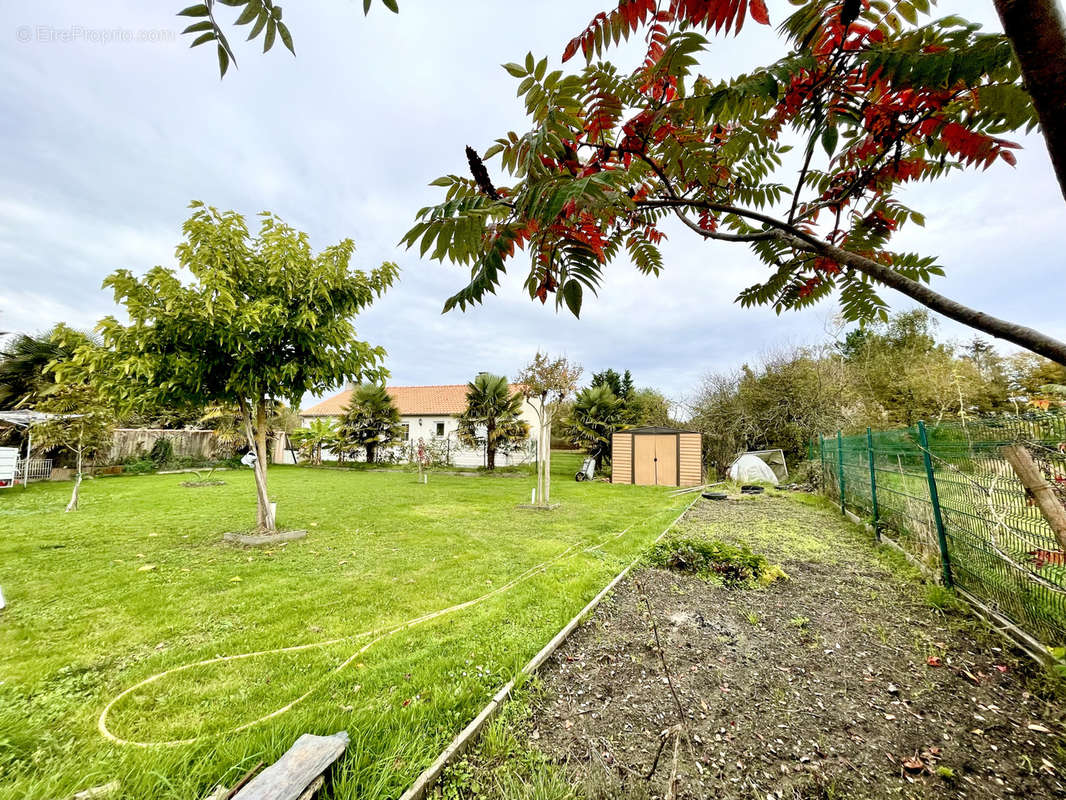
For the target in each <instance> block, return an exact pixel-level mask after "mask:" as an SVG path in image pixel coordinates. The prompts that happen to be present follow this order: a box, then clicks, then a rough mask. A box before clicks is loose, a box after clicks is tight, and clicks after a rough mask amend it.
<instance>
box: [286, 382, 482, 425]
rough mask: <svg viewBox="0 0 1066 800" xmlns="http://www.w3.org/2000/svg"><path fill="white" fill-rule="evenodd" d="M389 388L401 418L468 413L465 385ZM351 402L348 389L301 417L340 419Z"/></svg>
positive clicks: (307, 410) (317, 405)
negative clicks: (466, 411) (419, 415)
mask: <svg viewBox="0 0 1066 800" xmlns="http://www.w3.org/2000/svg"><path fill="white" fill-rule="evenodd" d="M387 388H388V392H389V395H390V396H391V397H392V402H393V403H395V404H396V407H397V408H398V409H399V410H400V414H401V416H405V417H410V416H417V415H418V414H425V415H427V416H434V415H450V414H462V413H463V412H464V411H465V410H466V384H465V383H456V384H448V385H444V386H389V387H387ZM351 398H352V390H351V389H345V390H344V391H343V392H340V393H339V394H335V395H333V397H327V398H326V399H325V400H323V401H321V402H319V403H316V404H315V405H313V406H311V407H310V408H308V409H305V410H304V411H301V412H300V415H301V416H304V417H337V416H340V415H341V414H343V413H344V409H345V408H346V407H347V405H348V403H349V402H350V401H351Z"/></svg>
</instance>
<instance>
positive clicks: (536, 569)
mask: <svg viewBox="0 0 1066 800" xmlns="http://www.w3.org/2000/svg"><path fill="white" fill-rule="evenodd" d="M675 510H676V508H667V509H663V510H662V511H658V512H656V513H654V514H651V515H649V516H647V517H645V518H644V519H642V520H640V521H639V522H634V523H633V524H632V525H630V526H629V527H627V528H625V529H623V530H621V531H619V532H618V533H615V534H612V535H610V536H608V537H606V538H604V539H603V540H602V541H600V542H598V543H596V544H594V545H590V546H588V547H586V548H584V550H583V551H582V552H592V551H594V550H598V549H599V548H601V547H603V546H604V545H605V544H607V543H609V542H611V541H614V540H616V539H620V538H621V537H622V536H625V534H627V533H628V532H629V531H631V530H632V529H633V528H634V527H636V526H637V525H642V524H643V523H645V522H647V521H648V520H650V519H654V518H655V517H657V516H660V515H662V514H665V513H667V512H668V511H675ZM579 546H580V545H576V544H575V545H571V546H570V547H568V548H566V549H565V550H563V551H562V552H561V553H559V554H558V555H556V556H553V557H552V558H550V559H548V560H547V561H542V562H540V563H539V564H536V565H534V566H532V567H530V568H529V569H527V570H526V571H525V572H523V573H521V574H520V575H518V576H517V577H514V578H512V579H511V580H509V581H508V582H507V583H505V584H503V585H502V586H498V587H497V588H495V589H493V590H492V591H490V592H486V593H485V594H483V595H481V596H480V597H475V598H474V599H472V600H466V601H464V602H462V603H457V604H456V605H453V606H448V607H447V608H442V609H440V610H438V611H432V612H430V613H428V614H424V615H422V616H420V617H415V618H414V619H409V620H407V621H406V622H401V623H398V624H396V625H393V626H391V627H390V626H386V627H382V628H376V629H374V630H369V631H363V632H362V633H355V634H352V635H350V636H342V637H340V638H336V639H326V640H324V641H321V642H312V643H309V644H299V645H292V646H290V647H277V648H273V649H270V650H257V651H255V652H252V653H237V654H235V655H231V656H216V657H214V658H207V659H204V660H202V661H194V662H192V663H189V664H182V665H180V666H177V667H171V668H170V669H168V670H164V671H163V672H158V673H156V674H155V675H151V676H150V677H147V678H145V679H144V680H142V681H140V682H138V683H135V684H133V685H132V686H130V687H129V688H127V689H125V690H123V691H122V692H120V693H119V694H118V695H116V696H115V697H113V698H112V699H111V700H110V701H109V702H108V704H107V705H106V706H104V710H103V711H102V712H100V718H99V719H98V720H97V723H96V727H97V730H99V731H100V734H101V735H102V736H103V737H104V738H105V739H107V740H108V741H111V742H114V743H115V744H120V745H129V746H132V747H175V746H178V745H183V744H193V743H195V742H198V741H200V740H202V739H208V738H211V737H215V736H225V735H228V734H232V733H237V732H239V731H243V730H247V729H248V728H251V727H253V726H255V725H259V724H260V723H263V722H266V721H267V720H270V719H273V718H274V717H278V716H281V715H282V714H285V713H286V712H288V711H290V710H292V708H293V707H295V706H296V705H297V704H299V703H301V702H303V701H304V700H306V699H307V698H308V697H310V696H311V695H312V694H314V693H315V692H316V691H318V690H319V689H320V688H321V687H322V686H323V685H324V684H325V683H326V682H327V681H328V680H329V679H330V678H332V677H333V676H334V675H336V674H337V673H339V672H341V671H342V670H343V669H345V668H346V667H347V666H348V665H349V664H351V663H352V662H353V661H354V660H355V659H356V658H358V657H359V656H361V655H362V654H363V653H365V652H366V651H367V650H369V649H370V648H371V647H373V646H374V645H375V644H377V643H378V642H380V641H381V640H382V639H385V638H387V637H389V636H391V635H392V634H394V633H399V632H400V631H403V630H407V629H408V628H413V627H415V626H416V625H421V624H422V623H423V622H429V621H430V620H434V619H437V618H438V617H443V616H445V615H446V614H451V613H453V612H456V611H461V610H463V609H465V608H470V607H471V606H474V605H477V604H479V603H482V602H484V601H485V600H488V599H490V598H492V597H495V596H496V595H498V594H502V593H503V592H506V591H509V590H511V589H513V588H514V587H515V586H517V585H518V584H519V583H521V582H523V581H526V580H528V579H529V578H532V577H533V576H534V575H539V574H540V573H542V572H544V571H545V570H546V569H548V567H550V566H551V565H552V564H554V563H555V562H557V561H560V560H562V559H563V558H566V557H567V556H568V555H570V554H572V553H573V551H575V550H576V549H577V548H578V547H579ZM367 636H373V637H374V638H373V639H371V640H370V641H369V642H367V643H366V644H364V645H363V646H362V647H360V648H359V649H358V650H356V651H355V652H354V653H352V654H351V655H350V656H348V658H346V659H345V660H344V661H342V662H341V663H340V664H338V665H337V666H336V667H334V668H333V669H332V670H330V671H329V672H327V673H326V674H325V675H323V676H322V678H321V679H320V680H319V681H317V682H316V683H315V684H314V685H313V686H312V687H311V688H310V689H308V690H307V691H306V692H304V693H303V694H302V695H300V696H299V697H297V698H296V699H295V700H293V701H291V702H289V703H287V704H286V705H284V706H282V707H281V708H277V709H275V710H273V711H271V712H270V713H268V714H264V715H263V716H261V717H259V718H258V719H254V720H252V721H251V722H246V723H244V724H242V725H238V726H237V727H235V728H230V729H229V730H225V731H217V732H215V733H206V734H202V735H200V736H194V737H191V738H188V739H171V740H169V741H161V742H146V741H137V740H134V739H123V738H122V737H120V736H116V735H115V734H114V733H112V732H111V731H110V730H109V729H108V727H107V715H108V714H109V713H110V712H111V709H112V708H113V707H114V706H115V705H116V704H117V703H119V702H120V701H121V700H122V699H123V698H125V697H126V696H128V695H130V694H132V693H133V692H135V691H137V690H138V689H140V688H141V687H144V686H147V685H148V684H150V683H155V682H156V681H158V680H160V679H162V678H165V677H167V676H168V675H174V674H176V673H178V672H184V671H185V670H187V669H193V668H195V667H204V666H209V665H211V664H218V663H221V662H225V661H239V660H241V659H246V658H255V657H257V656H265V655H273V654H277V653H295V652H298V651H301V650H310V649H311V648H315V647H328V646H330V645H333V644H339V643H340V642H345V641H353V640H358V639H363V638H365V637H367Z"/></svg>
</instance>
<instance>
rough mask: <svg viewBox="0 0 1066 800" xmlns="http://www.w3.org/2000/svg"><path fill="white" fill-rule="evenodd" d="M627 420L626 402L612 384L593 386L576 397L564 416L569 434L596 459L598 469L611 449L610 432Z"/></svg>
mask: <svg viewBox="0 0 1066 800" xmlns="http://www.w3.org/2000/svg"><path fill="white" fill-rule="evenodd" d="M624 423H625V404H624V402H623V401H622V400H621V398H619V397H618V396H617V395H615V393H614V392H612V391H611V390H610V388H609V387H607V386H604V385H602V384H601V385H599V386H590V387H589V388H588V389H582V390H581V391H580V392H578V394H577V399H576V400H574V406H573V409H572V410H571V411H570V416H569V417H568V418H567V419H566V420H564V422H563V426H564V431H565V434H566V437H567V438H568V439H569V440H570V441H571V442H573V443H574V444H576V445H578V446H579V447H581V448H582V449H584V450H585V452H587V453H588V454H589V455H590V456H593V457H595V459H596V469H597V470H598V469H600V467H602V466H603V461H604V459H605V458H607V457H608V454H609V453H610V452H611V434H613V433H614V432H615V431H616V430H618V429H620V428H621V427H623V425H624Z"/></svg>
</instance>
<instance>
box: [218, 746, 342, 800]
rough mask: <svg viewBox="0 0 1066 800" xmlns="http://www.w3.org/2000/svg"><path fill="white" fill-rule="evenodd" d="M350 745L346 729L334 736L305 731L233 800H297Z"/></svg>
mask: <svg viewBox="0 0 1066 800" xmlns="http://www.w3.org/2000/svg"><path fill="white" fill-rule="evenodd" d="M347 746H348V733H347V732H346V731H340V732H339V733H335V734H333V735H332V736H314V735H312V734H310V733H305V734H304V735H303V736H301V737H300V738H299V739H297V740H296V744H294V745H293V746H292V747H290V748H289V750H288V752H287V753H285V755H283V756H282V757H281V758H279V759H278V760H277V761H275V762H274V763H273V764H271V765H270V766H269V767H267V768H266V769H265V770H263V771H262V772H260V773H259V774H258V775H256V776H255V778H254V779H253V780H252V781H251V782H250V783H249V784H248V785H247V786H245V787H244V788H243V789H241V791H240V792H238V793H237V795H236V796H235V798H234V800H298V799H299V798H300V797H301V796H302V795H303V794H304V792H306V791H307V789H308V787H309V786H310V785H311V784H312V783H314V781H315V778H317V777H318V776H319V775H321V774H322V773H323V772H325V771H326V770H327V769H328V768H329V766H330V764H332V763H333V762H334V761H336V760H337V759H338V758H340V756H341V754H342V753H343V752H344V749H345V748H346V747H347Z"/></svg>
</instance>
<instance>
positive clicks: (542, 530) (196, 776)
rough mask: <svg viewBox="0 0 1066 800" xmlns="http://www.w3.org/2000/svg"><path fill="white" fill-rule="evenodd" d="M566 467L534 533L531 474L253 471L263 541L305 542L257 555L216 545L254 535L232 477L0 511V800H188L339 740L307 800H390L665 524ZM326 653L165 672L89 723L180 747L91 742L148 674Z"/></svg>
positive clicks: (638, 503) (249, 496) (663, 505)
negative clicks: (423, 476) (318, 792)
mask: <svg viewBox="0 0 1066 800" xmlns="http://www.w3.org/2000/svg"><path fill="white" fill-rule="evenodd" d="M578 462H579V456H578V457H575V456H572V455H566V456H563V455H557V456H556V458H555V459H553V467H554V468H555V469H554V471H555V473H556V475H555V478H556V480H555V481H554V482H553V500H554V501H558V502H560V503H561V506H560V507H559V508H558V509H557V510H555V511H553V512H551V513H544V512H536V511H528V510H527V511H523V510H519V509H517V508H516V505H517V504H519V503H522V502H528V498H529V484H531V482H532V479H531V478H530V479H529V480H520V479H516V478H514V477H507V478H503V477H500V478H494V477H487V476H477V477H465V476H459V475H440V474H432V473H431V475H430V478H429V483H428V484H425V485H423V484H419V483H418V482H417V479H416V476H413V475H411V474H409V473H405V472H362V471H336V470H305V469H300V468H292V467H277V468H272V469H271V476H270V480H271V495H272V496H273V497H274V499H276V500H277V501H278V519H279V524H280V525H281V526H283V527H289V528H306V529H307V530H308V531H310V535H309V536H308V538H306V539H304V540H300V541H297V542H292V543H290V544H288V545H286V546H278V547H274V548H272V549H257V550H242V549H238V548H234V547H231V546H228V545H225V544H223V543H222V534H223V533H224V532H226V531H231V530H242V529H246V528H247V527H249V524H250V522H251V519H252V516H253V513H254V505H253V504H254V491H253V486H252V477H251V474H250V473H249V472H224V473H219V474H218V475H219V477H220V478H222V479H223V480H225V481H226V483H225V485H223V486H211V487H201V488H186V487H182V486H181V485H180V484H181V482H182V481H184V480H187V479H188V475H153V476H141V477H120V478H106V479H98V480H95V481H89V482H87V483H86V484H85V486H84V487H83V496H82V510H80V511H78V512H77V513H74V514H64V513H63V511H62V509H63V506H64V504H65V501H66V498H67V495H68V494H69V488H70V487H69V484H35V485H32V486H31V487H30V488H29V490H28V491H23V490H21V489H16V490H12V491H9V492H5V493H3V494H0V527H2V529H3V535H2V536H0V584H2V585H3V587H4V593H5V595H6V596H7V599H8V608H7V609H6V610H5V611H3V612H0V798H2V799H3V800H7V798H20V800H22V798H27V799H31V800H32V799H33V798H41V799H42V800H43V799H44V798H58V797H65V796H69V795H70V794H72V793H73V792H75V791H77V790H80V789H84V788H86V787H89V786H95V785H99V784H103V783H107V782H108V781H111V780H116V779H117V780H119V781H120V783H121V784H122V791H121V794H119V795H116V796H117V797H125V798H144V797H153V798H182V800H189V798H199V797H203V796H204V795H206V794H207V793H208V792H209V791H210V789H211V788H212V787H213V786H214V785H215V784H217V783H225V784H227V785H232V783H233V782H234V781H235V780H236V779H237V778H238V777H239V776H240V775H241V774H242V773H243V772H244V771H245V770H247V769H248V767H249V766H251V765H252V764H254V763H255V762H257V761H259V760H264V761H268V762H269V761H271V760H273V759H276V758H277V757H278V756H280V755H281V753H283V752H284V751H285V750H286V749H287V748H288V747H289V746H290V745H291V744H292V742H293V741H294V740H295V738H296V737H297V736H298V735H299V734H301V733H304V732H313V733H320V734H325V733H332V732H335V731H337V730H347V731H348V733H349V734H350V736H351V738H352V743H351V744H350V745H349V748H348V751H347V752H346V754H345V756H344V758H343V759H342V762H341V764H340V765H339V767H338V769H337V770H336V771H335V772H334V775H333V778H332V781H331V785H330V786H329V787H328V788H327V791H326V794H325V795H324V797H326V798H330V797H332V798H354V797H359V798H378V797H390V796H393V797H394V796H397V795H399V794H400V792H401V791H402V790H403V788H405V786H406V785H407V784H408V783H409V782H410V780H411V779H413V777H414V776H415V775H417V774H418V772H419V771H421V769H422V768H424V767H425V766H426V765H427V764H428V763H429V762H430V761H432V760H433V758H435V756H436V755H437V753H438V752H439V750H440V749H441V747H442V746H443V745H444V744H445V743H446V742H447V741H448V740H450V738H451V737H452V736H453V735H454V734H455V733H456V732H457V731H458V730H459V729H460V728H461V727H462V726H463V725H465V724H466V722H468V721H469V719H470V718H471V717H472V716H473V715H474V714H475V713H476V712H477V711H478V710H479V709H480V708H481V706H482V705H483V704H484V703H485V702H486V701H487V699H488V698H489V697H490V696H491V695H492V693H493V692H494V691H495V690H496V689H497V688H498V687H499V686H500V685H501V684H502V683H504V682H505V681H506V680H507V679H508V678H510V677H511V676H513V675H514V674H515V673H516V672H517V670H518V669H520V668H521V666H522V665H523V664H524V663H525V662H526V661H527V660H528V659H529V658H530V657H531V656H532V655H533V654H534V653H535V652H536V651H537V650H539V649H540V647H541V646H542V645H543V644H544V642H546V641H547V640H548V639H549V638H550V637H551V636H552V635H553V634H554V633H555V632H556V631H557V630H558V629H559V628H560V627H561V626H562V625H563V624H564V623H565V622H566V621H567V620H568V619H569V618H570V617H571V616H572V615H573V614H574V613H576V612H577V611H578V610H579V609H580V608H581V607H582V606H583V605H584V604H585V603H586V602H587V601H588V600H589V599H590V598H591V597H592V596H593V595H594V594H595V593H596V592H597V591H598V590H599V589H600V588H602V586H603V585H604V584H605V583H606V582H607V580H609V578H610V577H611V576H612V575H614V574H615V573H616V572H617V571H618V570H619V569H620V568H621V566H622V565H623V564H624V563H626V562H627V561H628V560H630V559H631V558H633V557H634V556H635V554H636V553H637V552H639V551H640V550H641V549H642V548H643V547H645V546H647V544H648V543H649V542H650V541H651V540H652V539H653V538H654V537H655V536H656V535H658V533H659V532H661V531H662V530H663V529H664V528H665V527H666V526H667V525H668V524H669V522H670V521H671V520H672V519H673V518H674V517H675V516H677V514H678V513H680V510H681V509H682V507H683V502H684V501H685V498H680V499H677V498H669V497H668V496H667V492H666V490H664V489H661V488H652V487H628V486H626V487H621V486H610V485H607V484H602V483H591V484H590V483H582V484H578V483H575V482H574V481H573V479H572V476H573V473H574V472H575V471H576V469H577V466H578ZM631 525H632V526H633V528H632V529H631V530H630V531H629V532H628V533H627V534H625V535H623V536H621V537H618V538H610V539H609V540H608V541H606V543H605V544H604V545H603V546H602V547H600V548H598V549H595V550H585V549H584V548H585V547H588V546H590V545H594V544H597V543H599V542H601V541H603V540H605V539H608V537H612V535H613V534H616V533H618V532H620V531H622V530H624V529H625V528H627V526H631ZM572 546H577V547H576V548H575V549H574V550H573V551H572V552H570V553H569V555H567V557H565V558H562V559H560V560H558V561H556V562H554V563H552V564H551V565H550V567H549V568H548V569H546V570H545V571H543V572H541V573H539V574H535V575H533V576H532V577H530V578H529V579H528V580H525V581H523V582H520V583H517V584H516V585H514V587H513V588H511V589H509V590H508V591H505V592H501V593H499V594H496V595H495V596H492V597H489V598H488V599H486V600H484V601H483V602H480V603H478V604H476V605H473V606H470V607H468V608H465V609H462V610H459V611H456V612H455V613H451V614H448V615H445V616H442V617H439V618H437V619H434V620H432V621H429V622H426V623H424V624H421V625H419V626H417V627H412V628H409V629H406V630H403V631H401V632H398V633H395V634H393V635H391V636H388V637H386V638H384V639H382V640H380V641H378V642H376V643H374V644H373V646H372V647H370V648H369V649H367V650H366V651H365V652H363V653H361V654H358V655H356V653H357V651H358V650H359V649H360V648H361V647H362V646H363V645H365V644H367V643H368V642H371V641H372V640H373V639H374V637H372V636H364V637H362V638H360V637H357V636H354V634H358V633H360V632H366V631H371V630H374V629H379V628H382V627H388V626H394V625H396V624H398V623H402V622H404V621H406V620H410V619H412V618H415V617H418V616H420V615H423V614H426V613H428V612H432V611H435V610H438V609H441V608H445V607H449V606H452V605H454V604H457V603H461V602H464V601H467V600H471V599H474V598H478V597H480V596H482V595H484V594H486V593H487V592H490V591H492V590H493V589H496V588H500V587H502V586H504V585H505V584H506V583H507V582H508V581H509V580H510V579H512V578H514V577H515V576H518V575H519V574H521V573H523V572H524V571H525V570H527V569H529V568H530V567H533V566H534V565H537V564H540V563H541V562H544V561H545V560H549V559H553V558H555V557H556V556H558V555H559V554H561V553H563V552H564V551H566V550H567V548H570V547H572ZM149 566H151V568H150V569H145V568H146V567H149ZM330 640H339V641H335V642H334V643H333V644H328V645H323V646H318V647H310V648H308V649H303V650H299V651H294V652H287V653H270V654H266V655H261V656H257V657H250V658H245V659H240V660H231V661H222V662H216V663H212V664H207V665H203V666H195V667H191V668H189V669H184V670H180V671H178V672H175V673H171V674H170V675H168V676H165V677H163V678H161V679H159V680H157V681H155V682H152V683H149V684H147V685H146V686H144V687H143V688H142V689H140V690H137V691H135V692H133V693H131V694H129V695H126V696H125V697H124V698H123V699H122V700H121V701H119V702H118V703H116V704H115V706H114V707H113V709H112V711H111V713H110V715H109V718H108V727H109V730H110V731H111V732H112V733H114V734H115V735H117V736H119V737H121V738H124V739H132V740H138V741H146V742H159V741H169V740H175V739H186V738H195V739H196V741H195V742H194V743H192V744H186V745H178V746H170V747H161V746H151V747H137V746H130V745H118V744H115V743H113V742H109V741H108V740H106V739H105V738H104V737H103V736H102V735H101V734H100V733H99V732H98V730H97V719H98V717H99V716H100V713H101V711H102V709H103V708H104V707H105V705H106V704H107V703H108V702H109V701H110V700H112V699H113V698H114V697H115V696H116V695H118V694H119V693H120V692H122V691H124V690H126V689H128V688H129V687H131V686H133V685H135V684H137V683H138V682H140V681H142V680H145V679H147V678H149V677H150V676H153V675H155V674H157V673H160V672H163V671H165V670H169V669H174V668H177V667H182V666H184V665H188V664H193V663H196V662H199V661H203V660H210V659H213V658H215V657H216V656H220V655H233V654H240V653H249V652H254V651H263V650H272V649H275V648H282V647H291V646H294V645H306V644H313V643H317V642H324V641H330ZM353 655H354V658H353ZM349 659H351V660H350V662H349ZM346 662H349V663H347V664H346ZM345 664H346V665H345ZM308 692H310V694H309V695H308V696H307V698H306V699H304V700H303V701H301V702H300V703H298V704H297V705H296V706H294V707H293V708H292V709H291V710H289V711H288V712H287V713H283V714H281V715H279V716H276V717H274V718H273V719H271V720H269V721H266V722H263V723H261V724H256V725H253V726H252V727H250V728H248V729H247V730H244V731H241V732H238V733H233V732H232V731H233V729H234V728H237V727H239V726H241V725H243V724H246V723H248V722H251V721H254V720H256V719H258V718H260V717H262V716H263V715H265V714H267V713H269V712H272V711H274V710H276V709H278V708H281V707H283V706H285V705H286V704H288V703H290V702H291V701H292V700H294V699H296V698H298V697H300V696H302V695H304V694H305V693H308Z"/></svg>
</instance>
